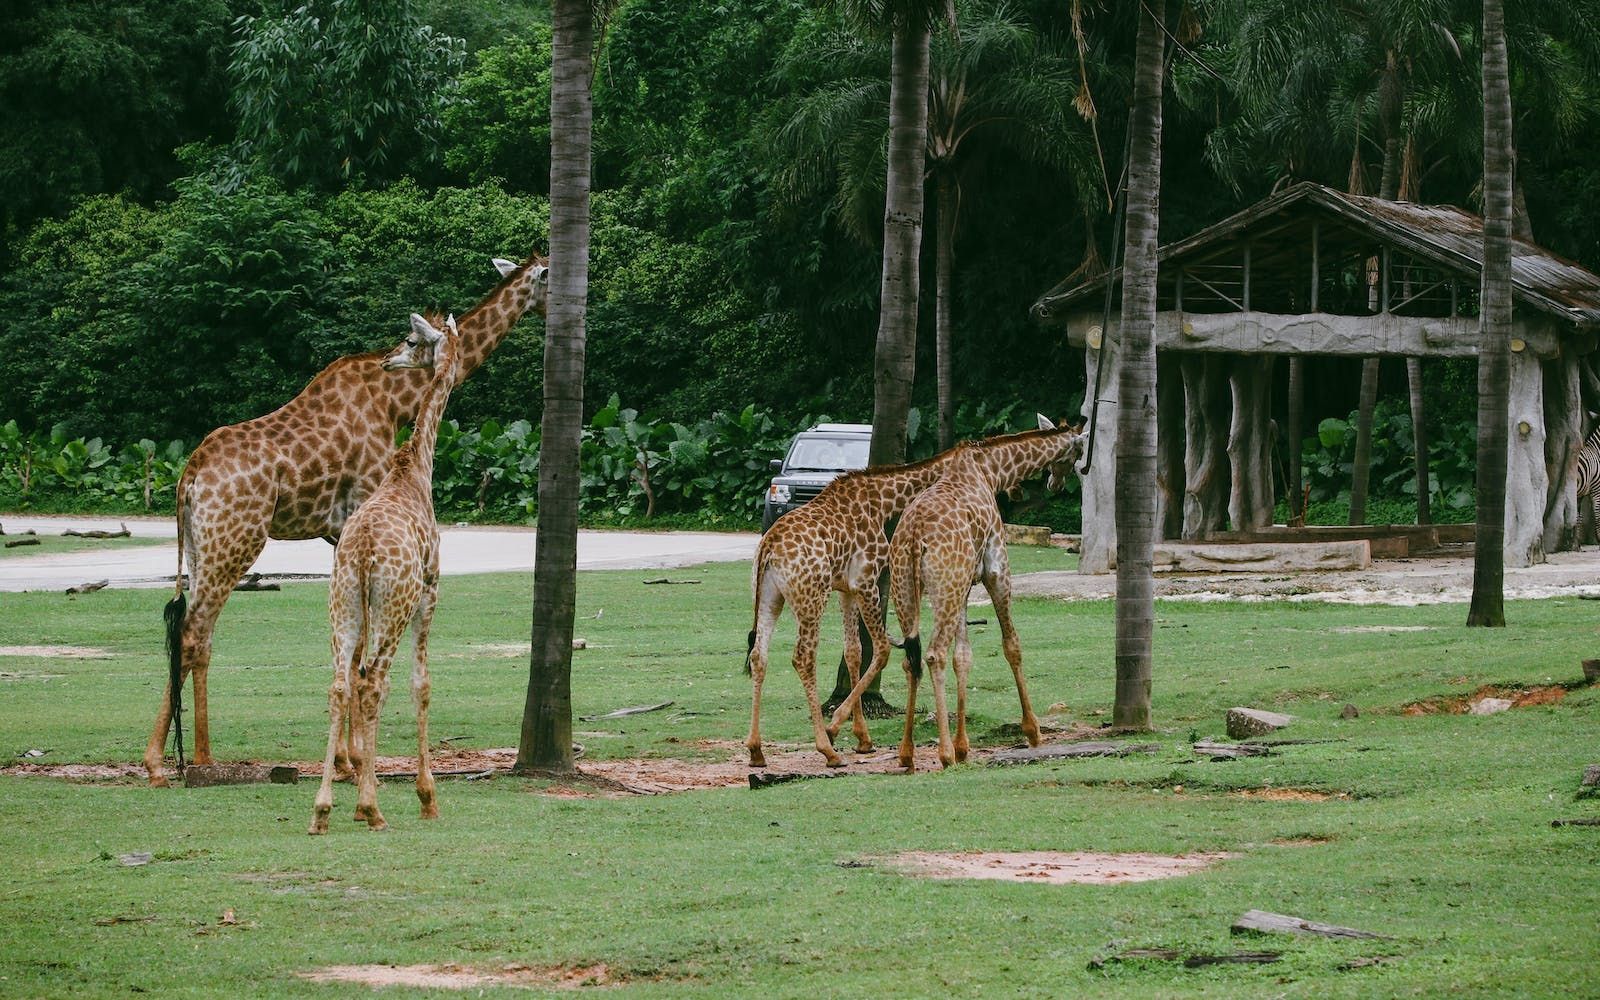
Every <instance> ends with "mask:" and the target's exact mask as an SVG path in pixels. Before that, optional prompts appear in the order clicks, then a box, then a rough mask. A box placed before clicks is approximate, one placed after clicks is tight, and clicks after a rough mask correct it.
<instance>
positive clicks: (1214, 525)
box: [1180, 353, 1233, 539]
mask: <svg viewBox="0 0 1600 1000" xmlns="http://www.w3.org/2000/svg"><path fill="white" fill-rule="evenodd" d="M1180 364H1181V369H1182V372H1183V397H1184V408H1185V411H1186V414H1187V419H1186V420H1185V421H1184V429H1185V431H1186V433H1187V435H1188V438H1187V441H1186V442H1185V447H1184V456H1183V469H1184V484H1183V537H1184V538H1186V539H1197V538H1204V537H1205V536H1206V535H1209V534H1212V533H1214V532H1218V531H1221V530H1222V527H1223V524H1224V522H1225V520H1226V518H1227V515H1228V450H1227V449H1228V424H1229V418H1230V414H1231V412H1232V409H1233V400H1232V398H1231V396H1230V394H1229V392H1228V371H1227V365H1228V359H1227V358H1226V357H1223V356H1221V355H1216V354H1209V353H1208V354H1186V355H1184V356H1183V360H1182V362H1180Z"/></svg>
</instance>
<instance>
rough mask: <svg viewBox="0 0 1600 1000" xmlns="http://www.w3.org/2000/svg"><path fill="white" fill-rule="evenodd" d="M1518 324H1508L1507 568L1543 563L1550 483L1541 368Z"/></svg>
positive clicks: (1542, 371)
mask: <svg viewBox="0 0 1600 1000" xmlns="http://www.w3.org/2000/svg"><path fill="white" fill-rule="evenodd" d="M1520 326H1521V324H1517V325H1516V326H1513V327H1512V331H1513V339H1512V341H1511V393H1510V400H1511V403H1510V412H1509V413H1507V414H1506V419H1507V420H1508V421H1510V424H1511V426H1510V431H1509V433H1508V434H1507V436H1506V440H1507V443H1508V445H1507V449H1506V450H1507V454H1506V521H1505V524H1506V538H1505V565H1506V568H1507V569H1512V568H1516V567H1523V566H1531V565H1533V564H1534V563H1542V562H1544V508H1545V496H1546V491H1547V490H1548V488H1549V485H1550V477H1549V474H1548V473H1547V472H1546V471H1545V454H1544V446H1545V429H1544V370H1543V365H1542V364H1541V363H1540V361H1539V359H1538V358H1536V357H1534V356H1533V352H1531V351H1529V350H1527V344H1526V341H1525V340H1524V339H1523V338H1522V337H1521V330H1520Z"/></svg>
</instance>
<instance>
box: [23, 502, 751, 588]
mask: <svg viewBox="0 0 1600 1000" xmlns="http://www.w3.org/2000/svg"><path fill="white" fill-rule="evenodd" d="M119 523H125V524H127V526H128V530H129V531H131V532H133V534H134V536H135V537H149V538H161V539H173V538H176V537H177V532H176V529H175V527H174V522H173V520H172V519H171V518H149V519H145V518H140V519H123V518H99V517H96V518H79V517H73V518H66V517H28V516H23V515H5V516H0V525H3V526H4V527H5V530H6V532H7V533H8V534H13V533H16V532H20V531H27V530H28V529H30V528H31V529H33V530H34V531H37V532H39V533H40V534H42V535H43V534H52V535H59V534H60V533H61V532H63V531H65V530H66V529H68V528H77V529H78V530H89V529H92V528H105V529H109V530H112V531H115V530H116V529H117V525H118V524H119ZM533 537H534V532H533V529H532V528H508V527H493V528H488V527H455V528H451V527H446V528H444V529H443V530H442V531H441V532H440V541H441V546H442V547H441V551H440V553H439V568H440V570H441V571H442V572H444V573H448V574H452V575H459V574H463V573H514V572H532V571H533ZM758 537H759V536H757V535H755V534H753V533H738V534H725V533H718V532H698V531H662V532H648V531H580V532H578V568H579V569H657V568H668V567H674V566H692V565H695V564H698V563H706V562H737V561H741V560H748V559H749V558H750V557H751V556H753V555H754V554H755V550H756V539H757V538H758ZM177 564H178V555H177V545H176V544H174V543H172V542H166V543H163V544H156V545H135V546H127V547H122V548H115V549H106V550H101V551H95V552H70V553H61V554H57V555H50V556H10V557H7V558H5V559H0V592H5V591H10V592H16V591H22V590H64V589H66V588H67V587H70V586H73V585H74V584H79V583H84V582H86V581H89V580H110V581H111V584H112V586H115V587H141V586H144V587H148V586H160V585H162V584H170V583H171V582H172V574H173V573H174V572H175V571H176V569H177ZM332 567H333V547H332V546H330V545H329V544H328V543H327V542H324V541H321V540H320V539H312V540H311V541H304V542H281V541H271V542H268V543H267V548H266V551H264V552H263V553H261V558H260V559H257V560H256V564H255V566H254V567H253V570H254V572H257V573H267V574H294V575H301V574H306V575H323V576H326V575H327V574H328V572H329V571H330V570H331V569H332Z"/></svg>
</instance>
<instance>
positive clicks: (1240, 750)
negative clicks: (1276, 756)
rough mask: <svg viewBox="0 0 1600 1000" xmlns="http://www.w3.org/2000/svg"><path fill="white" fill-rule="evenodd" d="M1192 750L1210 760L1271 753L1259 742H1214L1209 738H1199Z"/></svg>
mask: <svg viewBox="0 0 1600 1000" xmlns="http://www.w3.org/2000/svg"><path fill="white" fill-rule="evenodd" d="M1194 752H1195V753H1197V754H1199V755H1200V756H1202V757H1210V758H1211V759H1212V760H1240V759H1243V758H1245V757H1265V756H1267V755H1269V754H1271V753H1272V750H1271V749H1269V748H1268V747H1266V746H1265V745H1263V744H1260V743H1214V742H1212V741H1211V740H1201V741H1200V742H1199V743H1196V744H1195V745H1194Z"/></svg>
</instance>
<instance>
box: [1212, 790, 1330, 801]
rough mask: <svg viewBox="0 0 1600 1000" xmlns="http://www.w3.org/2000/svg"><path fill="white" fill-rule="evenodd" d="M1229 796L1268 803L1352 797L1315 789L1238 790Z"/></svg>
mask: <svg viewBox="0 0 1600 1000" xmlns="http://www.w3.org/2000/svg"><path fill="white" fill-rule="evenodd" d="M1229 794H1231V795H1236V796H1238V797H1239V798H1241V799H1265V800H1266V801H1268V802H1326V801H1328V800H1329V799H1348V798H1349V797H1350V793H1349V792H1324V791H1320V790H1319V789H1315V788H1237V789H1234V790H1233V791H1232V792H1230V793H1229Z"/></svg>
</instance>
